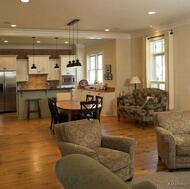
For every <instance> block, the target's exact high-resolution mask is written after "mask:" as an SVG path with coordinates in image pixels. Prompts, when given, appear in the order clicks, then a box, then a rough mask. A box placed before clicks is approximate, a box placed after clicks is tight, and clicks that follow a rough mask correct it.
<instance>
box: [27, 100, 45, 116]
mask: <svg viewBox="0 0 190 189" xmlns="http://www.w3.org/2000/svg"><path fill="white" fill-rule="evenodd" d="M39 100H41V99H40V98H36V99H27V104H28V111H27V119H30V114H31V113H38V118H40V119H41V118H42V117H41V111H40V105H39ZM31 102H33V103H34V104H36V105H37V109H34V110H31V107H30V105H31V104H30V103H31Z"/></svg>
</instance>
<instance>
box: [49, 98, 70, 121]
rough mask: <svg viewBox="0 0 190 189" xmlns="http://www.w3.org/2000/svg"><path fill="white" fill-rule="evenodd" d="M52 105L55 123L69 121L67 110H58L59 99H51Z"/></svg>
mask: <svg viewBox="0 0 190 189" xmlns="http://www.w3.org/2000/svg"><path fill="white" fill-rule="evenodd" d="M51 103H52V107H53V117H54V124H57V123H62V122H67V121H68V115H67V113H65V112H62V111H60V112H59V111H58V108H57V105H56V103H57V101H56V99H51Z"/></svg>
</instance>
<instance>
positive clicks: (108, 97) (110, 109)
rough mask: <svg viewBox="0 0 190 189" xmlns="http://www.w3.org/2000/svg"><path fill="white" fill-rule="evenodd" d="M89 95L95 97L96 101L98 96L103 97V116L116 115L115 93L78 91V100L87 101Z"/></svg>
mask: <svg viewBox="0 0 190 189" xmlns="http://www.w3.org/2000/svg"><path fill="white" fill-rule="evenodd" d="M87 94H90V95H93V96H94V100H95V97H96V96H102V97H103V107H102V111H101V115H103V116H109V115H114V114H115V92H98V91H96V90H94V91H90V90H83V89H78V90H77V99H78V100H80V101H85V100H86V95H87Z"/></svg>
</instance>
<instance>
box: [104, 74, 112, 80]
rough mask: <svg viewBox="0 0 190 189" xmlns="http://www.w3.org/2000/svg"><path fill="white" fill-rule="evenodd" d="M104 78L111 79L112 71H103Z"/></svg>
mask: <svg viewBox="0 0 190 189" xmlns="http://www.w3.org/2000/svg"><path fill="white" fill-rule="evenodd" d="M104 79H105V80H112V79H113V75H112V73H105V74H104Z"/></svg>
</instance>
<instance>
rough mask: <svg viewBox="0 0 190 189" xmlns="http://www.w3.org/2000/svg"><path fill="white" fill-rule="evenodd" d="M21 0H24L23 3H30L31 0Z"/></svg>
mask: <svg viewBox="0 0 190 189" xmlns="http://www.w3.org/2000/svg"><path fill="white" fill-rule="evenodd" d="M21 2H23V3H28V2H29V0H21Z"/></svg>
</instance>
